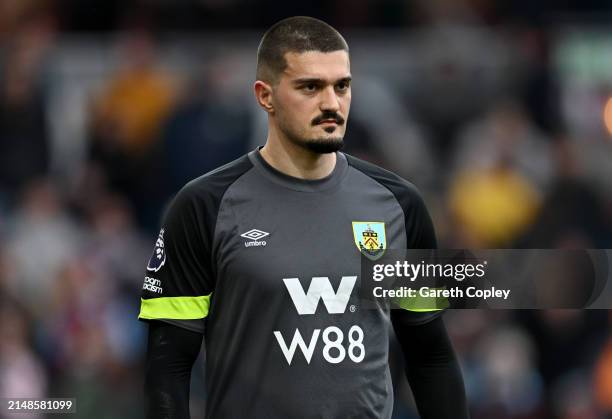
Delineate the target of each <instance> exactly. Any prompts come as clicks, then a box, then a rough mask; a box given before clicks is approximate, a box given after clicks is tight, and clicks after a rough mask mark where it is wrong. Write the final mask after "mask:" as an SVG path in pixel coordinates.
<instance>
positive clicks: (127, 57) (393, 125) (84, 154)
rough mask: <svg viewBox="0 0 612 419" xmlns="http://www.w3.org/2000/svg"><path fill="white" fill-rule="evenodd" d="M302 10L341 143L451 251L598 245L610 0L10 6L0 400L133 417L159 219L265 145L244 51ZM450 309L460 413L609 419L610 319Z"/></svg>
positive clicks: (0, 194) (611, 106) (605, 194)
mask: <svg viewBox="0 0 612 419" xmlns="http://www.w3.org/2000/svg"><path fill="white" fill-rule="evenodd" d="M560 3H562V5H560ZM296 14H306V15H311V16H315V17H320V18H323V19H324V20H326V21H327V22H329V23H331V24H332V25H334V26H336V27H337V28H338V29H340V30H341V32H342V33H343V34H345V35H346V38H347V40H348V42H349V44H350V47H351V52H352V72H353V76H354V85H353V86H354V89H353V98H354V99H353V108H352V112H351V117H350V123H349V128H348V134H347V137H346V142H347V148H346V150H347V151H348V152H350V153H353V154H354V155H356V156H359V157H363V158H365V159H368V160H371V161H373V162H375V163H378V164H380V165H382V166H384V167H387V168H389V169H392V170H395V171H396V172H398V173H400V174H401V175H403V176H405V177H406V178H407V179H409V180H411V181H413V182H414V183H415V184H417V185H418V186H419V188H420V189H421V190H422V192H423V194H424V195H425V198H426V201H427V202H428V205H429V208H430V209H431V212H432V215H433V218H434V222H435V225H436V227H437V231H438V235H439V240H440V243H441V246H443V247H448V248H453V247H454V248H462V247H491V248H509V247H524V248H549V247H550V248H553V247H554V248H557V247H559V248H572V247H585V248H588V247H592V248H612V195H611V194H610V191H612V134H611V132H612V71H610V68H612V67H611V64H612V30H611V29H610V25H609V23H610V17H612V3H610V2H606V1H604V0H583V1H578V0H571V1H566V2H553V1H542V2H531V1H526V0H520V1H516V0H515V1H511V0H506V1H497V2H492V1H484V0H416V1H402V0H384V1H374V0H353V1H348V0H336V1H331V2H324V1H314V2H312V3H310V5H308V6H306V5H304V6H297V5H291V3H290V2H283V1H276V0H265V1H262V2H254V1H247V0H182V1H170V0H139V1H135V0H131V1H119V0H88V1H78V0H48V1H44V0H3V1H2V2H0V237H1V238H2V239H1V240H0V397H8V396H12V397H15V396H28V397H45V396H48V397H49V396H56V397H76V398H77V399H78V401H77V403H78V414H77V415H75V417H79V418H90V419H106V418H109V419H111V418H112V419H115V418H140V417H142V409H141V406H142V380H143V355H144V349H145V339H146V328H145V326H144V325H142V324H140V323H139V322H137V321H136V315H137V312H138V304H139V298H138V296H139V288H140V286H141V284H142V275H143V272H144V267H145V264H146V260H147V259H148V256H149V254H150V251H151V249H152V246H153V243H154V240H155V237H156V233H157V232H156V230H157V228H158V224H159V217H160V213H161V211H162V209H163V207H164V205H165V204H166V203H167V201H168V199H169V198H170V197H171V196H172V194H173V193H174V192H175V191H176V190H177V189H178V188H179V187H180V185H182V184H183V183H184V182H186V181H187V180H189V179H190V178H193V177H196V176H198V175H200V174H202V173H204V172H206V171H208V170H210V169H212V168H214V167H216V166H218V165H221V164H222V163H225V162H227V161H229V160H231V159H233V158H234V157H237V156H239V155H241V154H243V153H245V152H247V151H249V150H251V149H252V148H253V147H255V145H257V144H260V143H262V142H263V141H264V140H265V123H266V120H265V114H264V113H263V112H261V111H260V110H259V109H257V107H256V104H255V100H254V99H253V97H252V92H251V85H252V81H253V74H254V63H255V61H254V60H255V51H256V47H257V42H258V40H259V38H260V37H261V35H262V32H263V30H264V29H265V28H266V27H268V26H269V25H270V24H272V23H274V22H275V21H277V20H279V19H281V18H283V17H287V16H291V15H296ZM364 205H367V203H364ZM446 320H447V325H448V328H449V331H450V333H451V335H452V338H453V341H454V343H455V347H456V349H457V352H458V354H459V356H460V358H461V364H462V368H463V372H464V377H465V381H466V385H467V392H468V397H469V403H470V408H471V412H472V417H473V418H474V419H481V418H496V419H505V418H508V419H510V418H512V419H515V418H516V419H518V418H521V419H532V418H533V419H535V418H559V419H578V418H580V419H595V418H610V417H612V340H611V339H610V330H611V324H612V316H611V314H610V312H609V311H568V310H558V311H555V310H552V311H501V310H498V311H487V312H485V311H472V310H465V311H454V312H451V313H449V314H448V315H447V316H446ZM201 371H202V363H201V362H199V363H198V364H197V366H196V373H195V374H194V380H193V381H194V383H193V386H192V415H193V417H201V414H202V413H201V412H202V408H203V406H204V403H205V399H204V397H203V389H202V388H203V382H202V378H201V375H202V374H200V373H201ZM399 374H400V375H401V372H399ZM398 391H399V394H398V399H399V402H398V403H397V406H396V414H395V418H397V419H399V418H402V419H409V418H416V415H415V413H414V409H413V408H412V407H411V401H410V399H409V391H408V390H407V388H406V387H405V385H401V386H400V388H399V390H398ZM281 393H282V391H281V389H279V396H280V395H281ZM440 402H441V403H444V400H441V401H440ZM20 417H21V418H24V419H25V418H38V417H43V416H37V415H30V416H28V415H22V416H20Z"/></svg>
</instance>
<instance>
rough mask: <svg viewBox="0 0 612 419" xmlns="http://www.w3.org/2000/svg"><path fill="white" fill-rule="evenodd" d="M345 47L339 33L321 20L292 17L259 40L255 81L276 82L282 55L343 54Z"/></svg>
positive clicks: (283, 65) (283, 61)
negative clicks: (314, 52) (337, 52)
mask: <svg viewBox="0 0 612 419" xmlns="http://www.w3.org/2000/svg"><path fill="white" fill-rule="evenodd" d="M348 50H349V47H348V44H347V43H346V41H345V40H344V38H343V37H342V35H340V32H338V31H337V30H335V29H334V28H332V27H331V26H330V25H328V24H327V23H325V22H323V21H322V20H319V19H315V18H313V17H308V16H294V17H289V18H287V19H283V20H281V21H280V22H277V23H275V24H274V25H273V26H272V27H271V28H270V29H268V30H267V31H266V33H265V34H264V36H263V37H262V38H261V42H260V43H259V48H258V49H257V74H256V77H257V80H263V81H265V82H268V83H276V81H277V80H278V78H279V76H280V74H281V73H282V72H283V71H285V69H286V68H287V60H286V59H285V54H286V53H288V52H295V53H302V52H306V51H320V52H333V51H346V52H348Z"/></svg>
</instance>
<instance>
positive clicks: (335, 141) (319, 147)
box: [280, 124, 344, 154]
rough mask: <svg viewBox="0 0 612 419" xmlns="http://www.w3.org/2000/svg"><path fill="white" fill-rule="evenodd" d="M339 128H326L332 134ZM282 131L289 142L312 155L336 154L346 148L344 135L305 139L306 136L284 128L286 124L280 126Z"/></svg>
mask: <svg viewBox="0 0 612 419" xmlns="http://www.w3.org/2000/svg"><path fill="white" fill-rule="evenodd" d="M339 128H340V127H339V126H338V127H336V128H335V129H333V128H331V127H330V128H325V131H326V132H329V133H330V134H331V132H333V131H334V130H337V129H339ZM280 129H281V131H282V132H283V134H284V135H285V137H287V138H288V139H289V141H291V142H292V143H293V144H295V145H297V146H299V147H302V148H303V149H305V150H308V151H310V152H312V153H317V154H328V153H335V152H336V151H339V150H341V149H342V147H344V136H342V135H337V136H334V137H319V138H304V136H302V135H299V134H297V133H296V132H293V131H292V130H291V129H289V128H288V127H286V126H284V124H280Z"/></svg>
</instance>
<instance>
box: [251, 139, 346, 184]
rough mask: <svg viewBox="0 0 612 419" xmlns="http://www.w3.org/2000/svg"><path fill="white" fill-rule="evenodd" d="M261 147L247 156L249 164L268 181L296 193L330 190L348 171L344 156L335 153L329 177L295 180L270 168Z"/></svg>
mask: <svg viewBox="0 0 612 419" xmlns="http://www.w3.org/2000/svg"><path fill="white" fill-rule="evenodd" d="M262 147H263V146H259V147H257V148H256V149H255V150H253V151H251V152H250V153H249V154H248V157H249V160H251V163H253V165H254V166H255V167H256V168H257V169H258V170H259V171H260V172H261V173H262V174H263V175H264V176H266V177H267V178H268V179H270V180H272V181H273V182H275V183H277V184H280V185H282V186H284V187H286V188H289V189H293V190H296V191H302V192H317V191H323V190H327V189H331V188H333V187H334V186H336V185H338V184H339V183H340V181H341V180H342V178H343V177H344V175H345V174H346V172H347V169H348V162H347V160H346V156H345V155H344V154H343V153H340V152H336V165H335V166H334V170H332V172H331V173H330V174H329V175H327V176H325V177H323V178H320V179H302V178H297V177H294V176H290V175H288V174H286V173H283V172H281V171H280V170H278V169H275V168H274V167H272V166H271V165H270V163H268V162H267V161H266V160H265V159H264V158H263V156H262V155H261V153H260V150H261V149H262Z"/></svg>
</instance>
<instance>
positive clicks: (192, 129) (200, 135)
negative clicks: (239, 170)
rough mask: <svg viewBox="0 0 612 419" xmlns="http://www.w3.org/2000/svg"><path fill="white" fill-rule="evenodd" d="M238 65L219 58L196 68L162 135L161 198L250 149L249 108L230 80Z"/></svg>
mask: <svg viewBox="0 0 612 419" xmlns="http://www.w3.org/2000/svg"><path fill="white" fill-rule="evenodd" d="M239 65H240V63H239V62H237V61H236V60H234V59H232V57H230V56H222V57H218V58H216V59H213V60H211V61H210V62H207V63H206V65H205V66H203V67H200V70H199V71H198V72H197V74H196V75H195V77H194V80H193V81H192V83H191V84H192V85H191V86H190V88H189V89H186V93H187V94H186V95H185V97H183V99H182V100H181V101H180V103H179V104H178V106H177V107H176V108H175V109H174V111H173V113H172V114H171V115H170V117H169V119H168V121H167V123H166V124H165V128H164V130H163V137H162V159H163V160H164V162H165V165H164V170H163V176H162V177H160V178H159V179H156V180H157V181H158V182H159V183H160V184H161V185H165V186H166V188H167V189H166V196H172V195H173V194H175V193H176V192H177V191H178V190H179V189H180V188H181V187H182V186H184V185H185V184H186V183H187V182H189V181H190V180H192V179H195V178H196V177H199V176H201V175H203V174H204V173H207V172H209V171H211V170H213V169H216V168H217V167H219V166H221V165H223V164H225V163H228V162H230V161H232V160H234V159H237V158H238V157H240V156H241V155H242V154H244V153H246V152H248V151H250V144H249V139H250V131H251V119H252V114H251V111H250V109H251V107H250V106H248V104H249V102H246V98H245V92H244V91H240V90H237V89H236V87H235V86H236V84H235V83H232V82H233V81H234V80H233V78H232V77H233V76H234V74H232V73H233V72H234V71H235V69H236V68H239V67H237V66H239ZM232 86H234V87H232ZM248 93H250V92H248ZM264 140H265V139H262V141H264Z"/></svg>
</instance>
